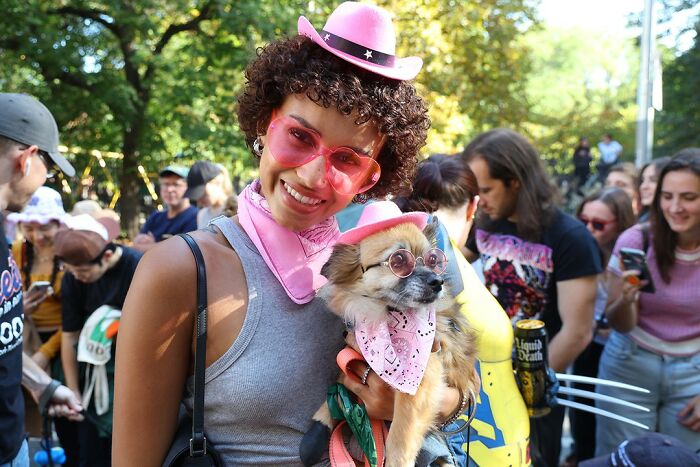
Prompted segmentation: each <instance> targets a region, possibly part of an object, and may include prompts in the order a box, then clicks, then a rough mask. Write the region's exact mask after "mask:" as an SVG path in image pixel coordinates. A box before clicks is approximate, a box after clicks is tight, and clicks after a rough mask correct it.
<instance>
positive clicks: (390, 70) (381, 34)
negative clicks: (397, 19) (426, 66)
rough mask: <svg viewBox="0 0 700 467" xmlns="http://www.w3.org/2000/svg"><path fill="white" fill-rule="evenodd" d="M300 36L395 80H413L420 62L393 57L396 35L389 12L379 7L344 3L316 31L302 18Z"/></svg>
mask: <svg viewBox="0 0 700 467" xmlns="http://www.w3.org/2000/svg"><path fill="white" fill-rule="evenodd" d="M297 28H298V31H299V34H303V35H305V36H307V37H309V38H310V39H311V40H312V41H314V42H315V43H316V44H318V45H320V46H321V47H323V48H324V49H326V50H327V51H328V52H330V53H332V54H333V55H336V56H337V57H340V58H342V59H343V60H345V61H347V62H350V63H352V64H353V65H357V66H359V67H360V68H364V69H365V70H369V71H371V72H373V73H376V74H378V75H382V76H386V77H387V78H392V79H398V80H409V79H413V78H415V77H416V75H417V74H418V72H419V71H420V69H421V67H422V66H423V60H421V59H420V58H419V57H407V58H398V57H396V55H395V53H396V33H395V31H394V25H393V24H392V22H391V16H390V14H389V12H388V11H386V10H384V9H382V8H379V7H378V6H374V5H368V4H365V3H357V2H344V3H341V4H340V5H339V6H338V8H336V9H335V11H333V13H331V15H330V16H329V17H328V21H326V25H325V26H323V29H322V30H321V31H320V33H319V32H317V31H316V29H315V28H314V27H313V26H312V25H311V23H310V22H309V20H308V19H306V18H305V17H304V16H300V17H299V22H298V24H297Z"/></svg>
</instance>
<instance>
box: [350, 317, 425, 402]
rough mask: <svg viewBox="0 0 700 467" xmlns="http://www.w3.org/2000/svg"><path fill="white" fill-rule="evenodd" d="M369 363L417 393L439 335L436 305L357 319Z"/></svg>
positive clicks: (358, 334) (403, 389)
mask: <svg viewBox="0 0 700 467" xmlns="http://www.w3.org/2000/svg"><path fill="white" fill-rule="evenodd" d="M354 331H355V339H357V344H358V345H359V347H360V351H361V352H362V356H363V357H365V360H367V363H369V366H370V367H371V368H372V370H374V372H375V373H377V374H378V375H379V376H380V377H381V378H382V379H383V380H384V381H386V382H387V383H388V384H389V385H390V386H392V387H393V388H395V389H397V390H399V391H401V392H405V393H407V394H411V395H415V393H416V390H417V389H418V386H419V385H420V382H421V380H422V379H423V374H424V373H425V368H426V366H427V365H428V357H430V352H431V350H432V346H433V340H434V339H435V308H434V307H429V308H421V309H419V310H406V311H399V310H390V311H389V313H388V316H387V318H386V319H385V320H383V321H379V322H370V323H368V322H367V321H366V320H363V321H361V322H358V323H355V328H354Z"/></svg>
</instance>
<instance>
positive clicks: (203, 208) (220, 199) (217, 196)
mask: <svg viewBox="0 0 700 467" xmlns="http://www.w3.org/2000/svg"><path fill="white" fill-rule="evenodd" d="M232 195H233V184H232V183H231V178H230V177H229V175H228V170H226V168H225V167H224V166H223V165H221V164H215V163H214V162H209V161H197V162H195V163H194V164H193V165H192V167H190V171H189V172H188V173H187V191H185V197H186V198H189V199H191V200H192V201H194V202H196V203H197V207H199V211H198V212H197V228H198V229H201V228H202V227H206V225H207V224H209V221H210V220H212V219H214V218H215V217H217V216H220V215H222V214H223V213H224V208H225V206H226V200H227V199H228V198H229V197H230V196H232Z"/></svg>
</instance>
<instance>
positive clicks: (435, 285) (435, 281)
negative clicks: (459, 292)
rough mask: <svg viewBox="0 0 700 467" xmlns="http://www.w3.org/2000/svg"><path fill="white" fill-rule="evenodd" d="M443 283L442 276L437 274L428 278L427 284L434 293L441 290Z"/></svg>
mask: <svg viewBox="0 0 700 467" xmlns="http://www.w3.org/2000/svg"><path fill="white" fill-rule="evenodd" d="M444 283H445V281H444V280H443V279H442V277H440V276H438V275H437V274H436V275H434V276H433V277H431V278H430V280H428V285H429V286H430V288H432V289H433V291H434V292H436V293H437V292H439V291H441V290H442V284H444Z"/></svg>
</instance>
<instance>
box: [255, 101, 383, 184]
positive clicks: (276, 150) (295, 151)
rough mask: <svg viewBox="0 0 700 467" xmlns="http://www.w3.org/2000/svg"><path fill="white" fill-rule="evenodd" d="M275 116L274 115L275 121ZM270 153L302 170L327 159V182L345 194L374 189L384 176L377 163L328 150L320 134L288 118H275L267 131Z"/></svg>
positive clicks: (350, 152) (340, 150)
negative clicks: (313, 161) (314, 162)
mask: <svg viewBox="0 0 700 467" xmlns="http://www.w3.org/2000/svg"><path fill="white" fill-rule="evenodd" d="M274 117H275V115H274V113H273V118H274ZM267 144H268V147H269V149H270V154H272V157H274V158H275V160H276V161H277V162H279V163H280V164H282V165H284V166H287V167H300V166H302V165H304V164H306V163H308V162H310V161H312V160H313V159H315V158H317V157H319V156H323V157H324V158H325V159H326V179H327V180H328V182H329V183H330V184H331V186H332V187H333V189H334V190H335V191H337V192H338V193H340V194H342V195H355V194H357V193H362V192H365V191H367V190H369V189H370V188H372V187H373V186H374V185H375V184H376V183H377V181H379V176H380V175H381V169H380V167H379V164H378V163H377V161H375V160H374V159H372V158H371V157H368V156H361V155H359V154H358V153H357V152H355V151H354V150H353V149H351V148H347V147H335V148H327V147H324V146H323V145H322V144H321V137H320V136H319V134H318V133H317V132H315V131H313V130H311V129H309V128H306V127H304V126H301V125H300V124H299V122H297V121H296V120H294V119H293V118H291V117H288V116H284V115H283V116H281V117H279V118H275V119H274V120H273V121H272V122H271V123H270V126H269V127H268V129H267Z"/></svg>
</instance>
